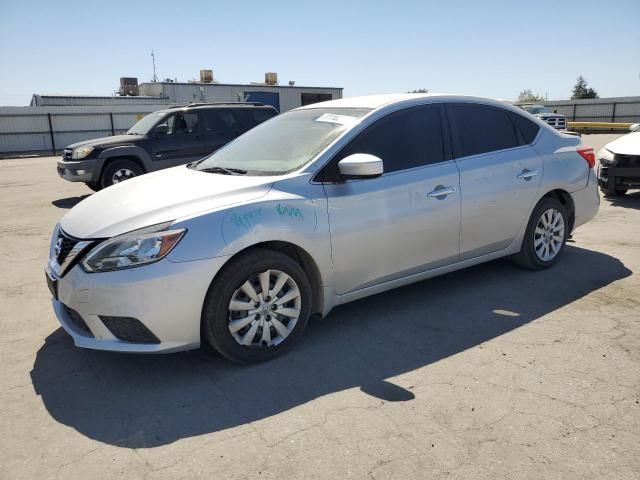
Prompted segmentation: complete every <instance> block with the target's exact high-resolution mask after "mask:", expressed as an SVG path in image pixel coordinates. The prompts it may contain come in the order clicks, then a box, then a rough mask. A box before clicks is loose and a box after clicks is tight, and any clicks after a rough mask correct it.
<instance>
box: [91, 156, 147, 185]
mask: <svg viewBox="0 0 640 480" xmlns="http://www.w3.org/2000/svg"><path fill="white" fill-rule="evenodd" d="M143 173H144V172H143V171H142V168H140V166H139V165H138V164H137V163H136V162H134V161H133V160H127V159H124V158H123V159H120V160H115V161H113V162H111V163H109V164H108V165H107V166H106V167H105V169H104V170H103V171H102V175H101V176H100V185H101V186H102V188H107V187H110V186H111V185H114V184H116V183H120V182H124V181H125V180H129V179H131V178H133V177H137V176H139V175H142V174H143Z"/></svg>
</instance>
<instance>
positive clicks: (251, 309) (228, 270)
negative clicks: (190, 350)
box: [202, 249, 311, 363]
mask: <svg viewBox="0 0 640 480" xmlns="http://www.w3.org/2000/svg"><path fill="white" fill-rule="evenodd" d="M310 310H311V286H310V285H309V280H308V279H307V276H306V274H305V273H304V270H302V268H301V267H300V265H298V263H296V262H295V261H294V260H293V259H291V258H290V257H288V256H286V255H284V254H282V253H280V252H276V251H273V250H266V249H255V250H253V251H250V252H249V253H247V254H244V255H241V256H239V257H238V258H236V259H232V260H231V261H230V262H229V264H228V265H226V266H225V267H224V268H223V270H222V271H221V272H220V275H219V276H218V278H216V279H215V281H214V282H213V283H212V284H211V286H210V287H209V291H208V292H207V296H206V298H205V301H204V305H203V309H202V335H203V337H204V340H205V341H206V342H207V343H208V344H209V345H210V346H212V347H213V348H214V349H215V350H217V351H218V352H219V353H221V354H222V355H223V356H225V357H227V358H228V359H230V360H232V361H234V362H238V363H254V362H262V361H265V360H270V359H272V358H274V357H275V356H277V355H279V354H281V353H282V352H284V351H285V350H287V349H288V348H289V347H290V346H291V345H292V344H294V343H295V342H296V340H297V339H298V338H300V336H301V335H302V332H303V331H304V329H305V327H306V326H307V322H308V320H309V313H310Z"/></svg>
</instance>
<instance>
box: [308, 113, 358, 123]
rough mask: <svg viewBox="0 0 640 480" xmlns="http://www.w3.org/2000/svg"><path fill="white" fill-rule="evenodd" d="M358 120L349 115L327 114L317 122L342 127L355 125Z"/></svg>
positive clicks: (317, 119)
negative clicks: (335, 124)
mask: <svg viewBox="0 0 640 480" xmlns="http://www.w3.org/2000/svg"><path fill="white" fill-rule="evenodd" d="M357 121H358V119H357V118H356V117H350V116H349V115H336V114H335V113H325V114H323V115H321V116H319V117H318V118H316V122H326V123H338V124H340V125H353V124H354V123H356V122H357Z"/></svg>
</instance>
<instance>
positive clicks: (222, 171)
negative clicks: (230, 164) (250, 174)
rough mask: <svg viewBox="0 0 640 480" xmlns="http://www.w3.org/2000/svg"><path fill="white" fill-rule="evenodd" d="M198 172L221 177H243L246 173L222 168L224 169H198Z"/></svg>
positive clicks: (236, 169) (237, 169)
mask: <svg viewBox="0 0 640 480" xmlns="http://www.w3.org/2000/svg"><path fill="white" fill-rule="evenodd" d="M198 171H199V172H207V173H221V174H222V175H244V174H246V173H247V171H246V170H241V169H239V168H224V167H207V168H199V169H198Z"/></svg>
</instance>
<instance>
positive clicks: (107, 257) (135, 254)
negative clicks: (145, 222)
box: [82, 223, 186, 272]
mask: <svg viewBox="0 0 640 480" xmlns="http://www.w3.org/2000/svg"><path fill="white" fill-rule="evenodd" d="M168 227H169V225H168V224H166V223H165V224H161V225H154V226H152V227H147V228H143V229H141V230H136V231H134V232H129V233H125V234H124V235H119V236H117V237H113V238H111V239H109V240H106V241H104V242H102V243H101V244H99V245H97V246H96V247H95V248H94V249H93V250H91V251H90V252H89V253H88V254H87V256H86V257H85V258H84V260H82V268H84V269H85V270H86V271H87V272H106V271H109V270H120V269H123V268H133V267H138V266H141V265H147V264H149V263H153V262H157V261H158V260H160V259H162V258H164V257H166V256H167V254H168V253H169V252H170V251H171V250H172V249H173V247H175V246H176V245H177V244H178V242H179V241H180V240H181V239H182V237H183V236H184V234H185V232H186V229H184V228H180V229H174V230H166V229H167V228H168Z"/></svg>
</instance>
